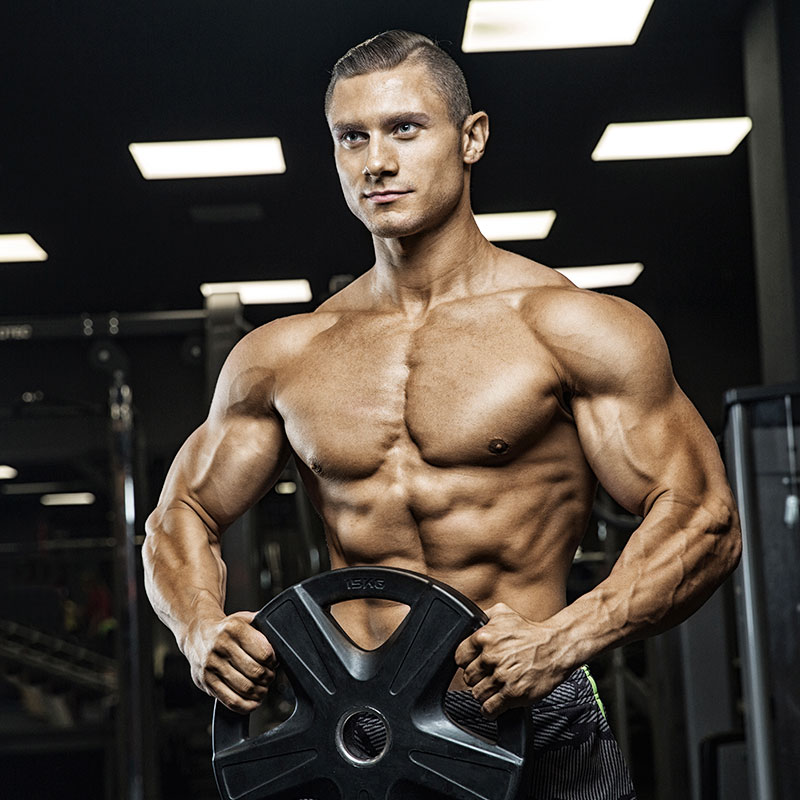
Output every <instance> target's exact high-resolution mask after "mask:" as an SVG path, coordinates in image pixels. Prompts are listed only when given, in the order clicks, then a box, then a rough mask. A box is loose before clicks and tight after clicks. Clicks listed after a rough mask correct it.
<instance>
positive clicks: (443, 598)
mask: <svg viewBox="0 0 800 800" xmlns="http://www.w3.org/2000/svg"><path fill="white" fill-rule="evenodd" d="M365 597H381V598H385V599H387V600H393V601H396V602H399V603H405V604H406V605H408V606H409V609H410V610H409V612H408V614H407V615H406V617H405V619H404V620H403V622H402V623H401V624H400V626H399V627H398V628H397V630H396V631H395V632H394V633H393V634H392V635H391V636H390V637H389V639H387V641H386V642H384V644H382V645H381V646H380V647H379V648H378V649H377V650H372V651H365V650H362V649H361V648H360V647H358V646H356V645H355V644H354V643H353V642H352V641H351V640H350V639H349V637H348V636H347V635H346V634H345V633H344V631H343V630H342V629H341V627H340V626H339V625H338V624H337V622H336V621H335V620H334V618H333V616H332V615H331V614H330V612H329V610H328V608H329V607H330V606H331V605H333V604H334V603H338V602H341V601H343V600H351V599H353V598H365ZM486 621H487V618H486V615H485V614H484V613H483V612H482V611H481V610H480V608H478V606H476V605H475V604H474V603H473V602H472V601H471V600H469V599H468V598H466V597H464V596H463V595H461V594H459V593H458V592H456V591H455V590H454V589H452V588H451V587H449V586H447V585H446V584H444V583H442V582H440V581H436V580H434V579H432V578H429V577H426V576H424V575H420V574H418V573H415V572H411V571H408V570H400V569H394V568H390V567H348V568H346V569H340V570H333V571H331V572H327V573H324V574H322V575H317V576H315V577H313V578H309V579H307V580H305V581H303V582H302V583H299V584H297V585H296V586H292V587H290V588H289V589H287V590H285V591H284V592H282V593H281V594H280V595H278V596H277V597H275V598H274V599H273V600H271V601H270V602H269V603H268V604H267V605H266V606H264V608H263V609H261V611H260V612H259V613H258V614H257V615H256V618H255V619H254V621H253V625H254V626H255V627H256V628H258V630H260V631H261V632H262V633H263V634H264V635H265V636H266V637H267V638H268V639H269V640H270V643H271V644H272V646H273V647H274V649H275V652H276V655H277V657H278V660H279V661H280V663H281V666H282V667H283V668H284V670H285V671H286V674H287V675H288V677H289V680H290V681H291V684H292V686H293V688H294V691H295V695H296V697H297V702H296V707H295V710H294V712H293V713H292V715H291V716H290V717H289V719H287V720H286V721H285V722H283V723H281V724H280V725H278V726H277V727H275V728H273V729H272V730H269V731H267V732H265V733H262V734H259V735H257V736H254V737H250V736H249V719H248V717H247V716H244V715H240V714H236V713H234V712H232V711H230V710H229V709H227V708H226V707H225V706H223V705H222V704H221V703H219V702H217V703H215V706H214V722H213V751H214V756H213V760H214V774H215V776H216V779H217V786H218V788H219V790H220V794H221V795H222V797H223V798H225V799H226V800H299V798H314V800H388V799H389V798H390V796H391V798H392V800H395V798H397V797H402V796H405V797H409V798H411V797H414V798H419V797H422V796H423V795H424V797H425V798H453V799H455V800H516V798H518V797H521V796H523V795H522V794H521V792H522V790H523V789H524V788H525V786H526V783H527V780H528V770H527V768H526V765H525V762H524V755H525V749H526V742H527V739H528V728H529V725H530V715H529V714H528V713H527V712H526V711H523V710H522V709H513V710H512V711H509V712H507V713H505V714H503V715H502V716H501V717H500V718H499V720H498V740H497V743H496V744H495V743H491V742H489V741H487V740H486V739H483V738H481V737H479V736H477V735H475V734H473V733H471V732H470V731H466V730H464V729H463V728H461V727H459V726H458V725H456V724H455V723H453V722H452V721H451V720H450V718H449V717H448V716H447V715H446V714H445V712H444V695H445V692H446V690H447V687H448V686H449V684H450V681H451V680H452V677H453V675H454V674H455V671H456V665H455V662H454V660H453V656H454V653H455V650H456V647H457V646H458V645H459V643H460V642H462V641H463V640H464V639H465V638H467V637H468V636H469V635H470V634H471V633H473V632H474V631H475V630H477V629H478V628H479V627H480V626H481V625H484V624H485V623H486ZM367 709H368V710H369V712H370V713H371V714H372V715H373V716H374V717H378V718H383V719H384V720H385V722H386V727H387V728H388V733H387V744H386V746H385V748H384V751H383V752H382V754H379V756H378V757H377V758H375V759H373V760H369V759H366V758H355V757H353V755H352V754H349V753H348V748H346V747H344V746H343V734H342V730H343V729H344V730H347V720H348V718H349V717H350V716H352V715H353V714H355V713H358V712H360V711H363V710H367ZM375 712H377V714H376V713H375ZM401 787H405V788H404V789H403V788H401ZM403 791H405V794H403V793H402V792H403Z"/></svg>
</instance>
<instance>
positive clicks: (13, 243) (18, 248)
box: [0, 233, 47, 263]
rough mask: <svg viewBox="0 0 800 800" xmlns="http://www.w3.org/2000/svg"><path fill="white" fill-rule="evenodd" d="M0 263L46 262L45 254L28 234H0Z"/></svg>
mask: <svg viewBox="0 0 800 800" xmlns="http://www.w3.org/2000/svg"><path fill="white" fill-rule="evenodd" d="M0 261H5V262H9V263H11V262H15V263H16V262H21V261H47V253H45V251H44V250H42V248H41V247H39V245H38V243H37V242H36V240H35V239H34V238H33V237H32V236H31V235H30V234H28V233H3V234H0Z"/></svg>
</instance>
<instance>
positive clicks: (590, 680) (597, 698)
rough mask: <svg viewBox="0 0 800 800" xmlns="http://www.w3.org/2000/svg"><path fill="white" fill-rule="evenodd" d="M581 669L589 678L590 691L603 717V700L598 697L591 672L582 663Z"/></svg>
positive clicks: (604, 712)
mask: <svg viewBox="0 0 800 800" xmlns="http://www.w3.org/2000/svg"><path fill="white" fill-rule="evenodd" d="M581 669H582V670H583V671H584V673H585V674H586V677H587V678H588V679H589V683H590V684H591V685H592V692H593V694H594V699H595V700H596V701H597V705H598V706H599V707H600V711H601V713H602V714H603V717H604V718H605V716H606V707H605V706H604V705H603V701H602V700H601V699H600V693H599V692H598V691H597V684H596V683H595V682H594V678H593V677H592V673H591V672H589V667H587V666H586V664H584V665H583V666H582V667H581Z"/></svg>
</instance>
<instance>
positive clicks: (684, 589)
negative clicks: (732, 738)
mask: <svg viewBox="0 0 800 800" xmlns="http://www.w3.org/2000/svg"><path fill="white" fill-rule="evenodd" d="M740 542H741V539H740V533H739V526H738V519H737V517H736V512H735V508H734V506H733V502H732V499H730V498H729V495H726V494H725V493H721V494H720V495H719V496H717V497H713V498H709V499H706V501H705V502H703V503H702V504H691V505H689V504H687V503H685V502H682V501H680V500H677V499H675V498H673V497H670V496H669V495H665V496H664V497H663V498H661V499H659V500H657V501H656V502H655V503H654V505H653V507H652V508H651V509H650V511H649V513H648V514H647V515H646V517H645V519H644V521H643V522H642V524H641V526H640V527H639V528H638V529H637V530H636V531H635V532H634V534H633V535H632V536H631V538H630V541H629V542H628V544H627V545H626V547H625V549H624V550H623V552H622V554H621V555H620V558H619V560H618V561H617V563H616V564H615V565H614V568H613V569H612V571H611V573H610V575H609V576H608V578H606V579H605V580H604V581H603V582H602V583H600V584H599V585H598V586H597V587H596V588H595V589H594V590H592V591H590V592H588V593H587V594H585V595H583V596H581V597H580V598H578V599H577V600H576V601H575V602H573V603H572V604H571V605H569V606H567V607H566V608H565V609H563V610H562V611H560V612H559V613H558V614H556V615H555V616H553V617H552V618H551V619H550V620H548V621H547V623H546V624H547V626H548V627H549V628H550V629H551V631H552V637H553V638H552V642H551V644H552V647H553V651H554V652H553V657H554V659H555V660H557V661H559V662H561V661H563V662H564V663H565V665H569V666H572V665H578V664H581V663H584V662H585V661H587V660H589V659H591V658H592V657H594V656H596V655H597V654H599V653H601V652H603V651H605V650H608V649H610V648H613V647H615V646H618V645H621V644H624V643H625V642H628V641H632V640H635V639H640V638H643V637H645V636H650V635H653V634H656V633H660V632H662V631H664V630H667V629H668V628H671V627H672V626H674V625H677V624H678V623H680V622H682V621H683V620H684V619H686V618H687V617H688V616H690V615H691V614H692V613H694V611H696V610H697V608H699V607H700V605H702V603H703V602H705V600H706V599H707V598H708V597H709V596H710V595H711V594H712V593H713V592H714V590H715V589H716V588H717V587H718V586H719V585H720V584H721V583H722V581H723V580H725V578H726V577H727V576H728V575H729V574H730V573H731V572H732V570H733V569H734V568H735V566H736V564H737V563H738V559H739V553H740V548H741V544H740Z"/></svg>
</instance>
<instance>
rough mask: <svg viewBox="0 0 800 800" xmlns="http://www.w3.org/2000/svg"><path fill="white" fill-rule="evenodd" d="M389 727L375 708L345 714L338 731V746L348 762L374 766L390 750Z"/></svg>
mask: <svg viewBox="0 0 800 800" xmlns="http://www.w3.org/2000/svg"><path fill="white" fill-rule="evenodd" d="M389 738H390V737H389V725H388V724H387V722H386V720H385V718H384V717H383V715H382V714H381V713H380V712H379V711H376V710H375V709H373V708H360V709H357V710H356V711H349V712H348V713H347V714H345V715H344V716H343V717H342V718H341V720H339V725H338V726H337V730H336V744H337V746H338V747H339V751H340V752H341V753H342V755H343V756H344V757H345V758H346V759H347V760H348V761H351V762H353V763H354V764H357V765H359V766H366V765H369V764H374V763H375V762H376V761H378V760H379V759H380V758H381V757H382V756H383V754H384V753H385V752H386V751H387V750H388V749H389Z"/></svg>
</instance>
